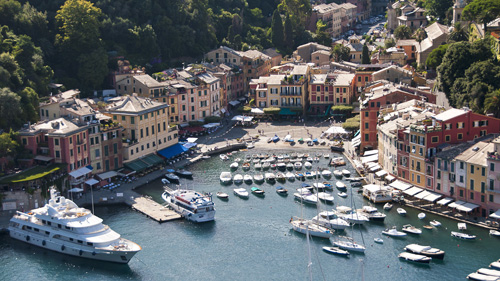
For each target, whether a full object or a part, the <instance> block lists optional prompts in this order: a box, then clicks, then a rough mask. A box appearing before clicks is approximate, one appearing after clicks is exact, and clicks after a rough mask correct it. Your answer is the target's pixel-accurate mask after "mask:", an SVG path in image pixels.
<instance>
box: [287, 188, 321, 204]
mask: <svg viewBox="0 0 500 281" xmlns="http://www.w3.org/2000/svg"><path fill="white" fill-rule="evenodd" d="M297 191H298V192H296V193H294V194H293V196H294V197H295V199H297V200H300V201H301V202H303V203H308V204H318V196H316V195H314V194H312V193H311V192H310V191H305V190H304V188H301V189H298V190H297Z"/></svg>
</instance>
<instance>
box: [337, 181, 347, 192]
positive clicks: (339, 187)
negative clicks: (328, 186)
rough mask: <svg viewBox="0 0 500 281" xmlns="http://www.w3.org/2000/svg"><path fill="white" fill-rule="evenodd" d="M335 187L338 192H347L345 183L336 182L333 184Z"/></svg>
mask: <svg viewBox="0 0 500 281" xmlns="http://www.w3.org/2000/svg"><path fill="white" fill-rule="evenodd" d="M335 186H336V187H337V189H338V190H340V191H346V190H347V186H346V185H345V183H343V182H341V181H337V182H336V183H335Z"/></svg>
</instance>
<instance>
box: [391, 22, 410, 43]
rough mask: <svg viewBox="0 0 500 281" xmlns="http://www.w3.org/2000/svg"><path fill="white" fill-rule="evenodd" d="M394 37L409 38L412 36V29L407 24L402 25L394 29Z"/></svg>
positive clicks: (399, 38)
mask: <svg viewBox="0 0 500 281" xmlns="http://www.w3.org/2000/svg"><path fill="white" fill-rule="evenodd" d="M394 37H396V39H398V40H401V39H409V38H410V37H411V29H410V28H409V27H408V26H406V25H400V26H398V27H396V29H395V30H394Z"/></svg>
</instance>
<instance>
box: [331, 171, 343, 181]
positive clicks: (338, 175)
mask: <svg viewBox="0 0 500 281" xmlns="http://www.w3.org/2000/svg"><path fill="white" fill-rule="evenodd" d="M333 175H334V176H335V177H336V178H339V179H340V178H342V176H343V174H342V172H341V171H339V170H335V171H333Z"/></svg>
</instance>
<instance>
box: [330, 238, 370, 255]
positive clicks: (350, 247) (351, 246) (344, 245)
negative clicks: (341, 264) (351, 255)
mask: <svg viewBox="0 0 500 281" xmlns="http://www.w3.org/2000/svg"><path fill="white" fill-rule="evenodd" d="M346 239H349V240H347V241H346V240H339V241H336V242H333V245H335V246H337V247H339V248H341V249H343V250H347V251H353V252H360V253H364V252H365V250H366V247H365V246H363V245H360V244H358V243H356V242H354V241H353V240H352V239H350V238H347V237H346Z"/></svg>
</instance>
